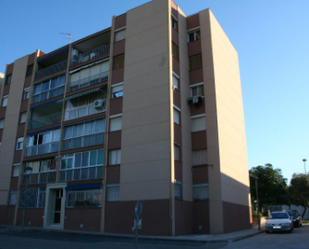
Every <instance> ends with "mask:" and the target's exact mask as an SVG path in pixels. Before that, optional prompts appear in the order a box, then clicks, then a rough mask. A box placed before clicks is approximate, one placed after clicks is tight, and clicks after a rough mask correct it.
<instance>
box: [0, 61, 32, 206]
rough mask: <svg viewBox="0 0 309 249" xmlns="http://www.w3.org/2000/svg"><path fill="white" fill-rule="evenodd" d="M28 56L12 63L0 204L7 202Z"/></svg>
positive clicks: (0, 157) (1, 156)
mask: <svg viewBox="0 0 309 249" xmlns="http://www.w3.org/2000/svg"><path fill="white" fill-rule="evenodd" d="M27 63H28V56H25V57H23V58H21V59H18V60H16V61H15V63H14V69H13V74H12V81H11V84H10V93H9V97H8V105H7V107H6V116H5V121H4V129H3V136H2V146H1V153H0V172H1V174H0V205H6V204H7V194H8V190H9V187H10V181H11V173H12V166H13V158H14V152H15V143H16V134H17V128H18V123H19V114H20V103H21V99H22V95H23V86H24V81H25V75H26V70H27Z"/></svg>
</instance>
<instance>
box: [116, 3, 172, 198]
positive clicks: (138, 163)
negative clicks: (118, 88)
mask: <svg viewBox="0 0 309 249" xmlns="http://www.w3.org/2000/svg"><path fill="white" fill-rule="evenodd" d="M168 23H169V16H168V12H167V1H162V0H160V1H153V2H150V3H147V4H145V5H143V6H140V7H138V8H136V9H133V10H130V11H128V12H127V25H126V49H125V74H124V98H123V114H122V124H123V128H122V145H121V156H122V158H121V174H120V200H121V201H122V200H123V201H126V200H148V199H168V198H169V197H170V193H169V190H170V167H171V165H170V157H171V152H170V141H171V140H170V130H169V129H170V116H169V115H170V98H169V64H168V61H169V58H168V44H169V40H168V27H169V25H168ZM153 34H157V35H156V36H154V35H153ZM145 38H146V39H145Z"/></svg>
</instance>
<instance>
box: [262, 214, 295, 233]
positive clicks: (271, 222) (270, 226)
mask: <svg viewBox="0 0 309 249" xmlns="http://www.w3.org/2000/svg"><path fill="white" fill-rule="evenodd" d="M265 229H266V233H269V232H277V231H278V232H284V231H286V232H290V233H291V232H292V231H293V229H294V226H293V220H292V218H291V217H290V215H289V213H288V212H286V211H281V212H272V213H271V217H270V218H268V219H267V221H266V227H265Z"/></svg>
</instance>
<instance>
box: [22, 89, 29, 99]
mask: <svg viewBox="0 0 309 249" xmlns="http://www.w3.org/2000/svg"><path fill="white" fill-rule="evenodd" d="M29 98H30V88H29V87H28V88H25V89H24V94H23V100H26V99H29Z"/></svg>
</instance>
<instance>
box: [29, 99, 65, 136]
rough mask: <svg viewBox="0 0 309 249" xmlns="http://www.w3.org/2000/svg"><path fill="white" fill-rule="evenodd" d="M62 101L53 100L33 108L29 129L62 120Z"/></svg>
mask: <svg viewBox="0 0 309 249" xmlns="http://www.w3.org/2000/svg"><path fill="white" fill-rule="evenodd" d="M61 117H62V102H53V103H49V104H46V105H42V106H40V107H37V108H33V109H32V110H31V115H30V120H29V124H28V129H29V130H32V129H38V128H41V127H44V126H49V125H53V124H57V123H60V122H61Z"/></svg>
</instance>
